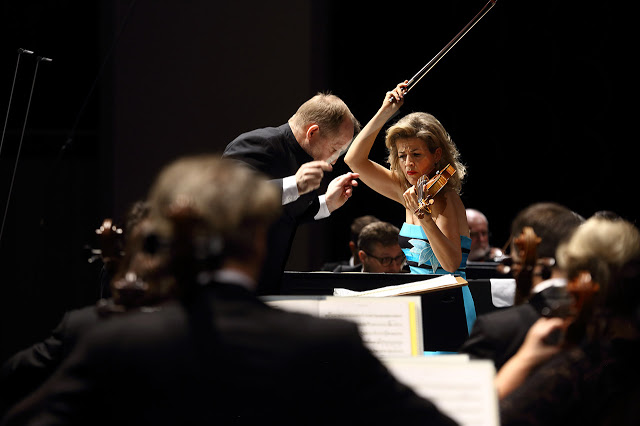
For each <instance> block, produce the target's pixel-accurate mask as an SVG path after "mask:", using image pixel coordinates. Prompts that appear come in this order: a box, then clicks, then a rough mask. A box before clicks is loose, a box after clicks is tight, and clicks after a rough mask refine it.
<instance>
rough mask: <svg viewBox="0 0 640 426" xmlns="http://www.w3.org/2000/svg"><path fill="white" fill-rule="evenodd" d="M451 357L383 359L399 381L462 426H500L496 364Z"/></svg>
mask: <svg viewBox="0 0 640 426" xmlns="http://www.w3.org/2000/svg"><path fill="white" fill-rule="evenodd" d="M441 357H442V358H443V359H440V358H441ZM448 357H449V355H437V356H434V357H414V358H382V362H383V363H385V365H386V366H387V368H389V370H390V371H391V373H392V374H393V375H394V376H396V378H397V379H398V380H399V381H401V382H403V383H405V384H407V385H408V386H410V387H411V388H412V389H413V390H414V391H415V392H416V393H417V394H419V395H421V396H423V397H425V398H427V399H429V400H430V401H432V402H433V403H434V404H435V405H436V406H437V407H438V408H439V409H441V410H442V411H443V412H444V413H446V414H447V415H448V416H450V417H451V418H452V419H454V420H455V421H457V422H458V423H459V424H460V425H462V426H499V424H500V422H499V410H498V397H497V394H496V390H495V387H494V384H493V379H494V377H495V374H496V372H495V367H494V365H493V363H492V362H491V361H488V360H471V361H466V360H464V359H460V358H458V359H457V360H453V359H446V358H448ZM443 361H445V362H443Z"/></svg>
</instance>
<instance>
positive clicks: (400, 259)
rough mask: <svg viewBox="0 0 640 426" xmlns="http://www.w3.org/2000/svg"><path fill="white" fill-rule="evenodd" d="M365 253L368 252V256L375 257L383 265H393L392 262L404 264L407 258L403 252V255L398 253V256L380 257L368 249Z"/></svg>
mask: <svg viewBox="0 0 640 426" xmlns="http://www.w3.org/2000/svg"><path fill="white" fill-rule="evenodd" d="M363 251H364V250H363ZM365 253H366V254H367V256H370V257H373V258H374V259H376V260H377V261H378V262H380V264H381V265H382V266H389V265H391V262H395V263H400V264H404V262H405V260H406V258H405V257H404V253H402V254H401V255H398V256H396V257H378V256H374V255H372V254H370V253H367V252H366V251H365Z"/></svg>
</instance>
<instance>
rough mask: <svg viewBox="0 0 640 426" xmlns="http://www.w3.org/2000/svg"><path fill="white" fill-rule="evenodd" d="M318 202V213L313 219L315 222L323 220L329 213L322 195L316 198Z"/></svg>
mask: <svg viewBox="0 0 640 426" xmlns="http://www.w3.org/2000/svg"><path fill="white" fill-rule="evenodd" d="M318 201H320V208H319V209H318V213H316V215H315V216H314V217H313V218H314V219H315V220H319V219H324V218H325V217H329V216H330V215H331V212H330V211H329V207H327V200H326V198H325V196H324V195H320V196H319V197H318Z"/></svg>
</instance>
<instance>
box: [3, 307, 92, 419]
mask: <svg viewBox="0 0 640 426" xmlns="http://www.w3.org/2000/svg"><path fill="white" fill-rule="evenodd" d="M98 318H99V317H98V312H97V309H96V307H95V306H87V307H85V308H81V309H75V310H72V311H68V312H66V313H65V314H64V316H63V317H62V320H61V321H60V322H59V323H58V325H57V326H56V328H55V329H54V330H53V331H52V333H51V335H50V336H49V337H47V338H46V339H45V340H43V341H41V342H38V343H35V344H33V345H32V346H30V347H28V348H26V349H23V350H21V351H19V352H17V353H16V354H15V355H13V356H12V357H11V358H9V359H8V360H7V361H6V362H5V363H4V364H3V365H2V368H1V369H0V416H1V414H2V412H4V411H5V410H6V409H8V407H10V406H11V405H12V404H14V403H15V402H17V401H18V400H20V399H21V398H23V397H24V396H26V395H27V394H28V393H30V392H32V391H33V390H34V389H36V388H37V387H38V386H40V385H41V384H42V383H44V381H45V380H46V379H47V378H48V377H49V376H50V375H51V374H52V373H53V372H54V371H55V369H56V368H58V367H59V366H60V364H61V362H62V360H63V359H64V358H66V357H67V356H68V355H69V353H70V352H71V350H72V349H73V348H74V346H75V345H76V342H77V341H78V339H79V338H80V336H81V335H82V334H84V333H85V332H86V331H87V330H89V329H90V328H92V327H93V326H94V325H95V324H96V323H97V322H98Z"/></svg>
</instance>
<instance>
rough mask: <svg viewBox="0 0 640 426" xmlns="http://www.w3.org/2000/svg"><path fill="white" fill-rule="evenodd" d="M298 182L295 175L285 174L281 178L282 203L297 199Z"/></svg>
mask: <svg viewBox="0 0 640 426" xmlns="http://www.w3.org/2000/svg"><path fill="white" fill-rule="evenodd" d="M298 197H300V195H299V194H298V184H297V183H296V176H295V175H293V176H287V177H286V178H283V179H282V205H283V206H284V205H285V204H289V203H292V202H294V201H295V200H297V199H298Z"/></svg>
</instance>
